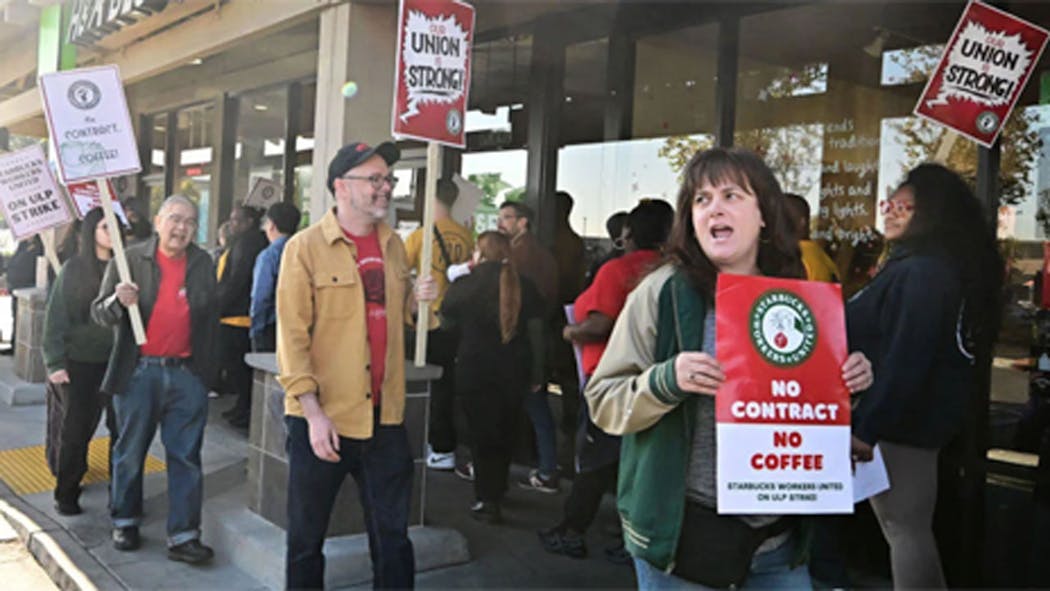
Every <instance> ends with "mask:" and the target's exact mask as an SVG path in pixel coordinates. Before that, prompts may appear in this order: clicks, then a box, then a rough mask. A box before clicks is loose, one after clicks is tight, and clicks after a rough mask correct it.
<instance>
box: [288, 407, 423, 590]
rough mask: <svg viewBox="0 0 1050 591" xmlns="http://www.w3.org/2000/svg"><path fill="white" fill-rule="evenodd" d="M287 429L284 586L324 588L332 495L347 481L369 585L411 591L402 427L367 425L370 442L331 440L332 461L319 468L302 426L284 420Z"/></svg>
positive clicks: (407, 458) (408, 479)
mask: <svg viewBox="0 0 1050 591" xmlns="http://www.w3.org/2000/svg"><path fill="white" fill-rule="evenodd" d="M285 424H286V425H287V427H288V440H287V444H286V449H287V452H288V547H287V554H286V556H285V585H286V586H287V587H288V588H289V589H320V588H323V587H324V564H325V559H324V552H323V547H324V539H325V533H326V532H327V531H328V520H329V518H330V517H331V515H332V507H333V505H334V504H335V498H336V495H337V494H338V493H339V488H340V487H341V486H342V484H343V480H345V479H346V475H347V474H350V475H351V476H353V478H354V481H355V482H357V488H358V491H359V493H360V497H361V509H362V510H363V511H364V517H365V519H364V521H365V528H366V529H367V531H368V550H369V553H370V554H371V556H372V573H373V576H374V579H373V583H372V584H373V586H374V587H375V588H377V589H391V588H397V589H404V588H412V587H413V586H414V584H415V572H416V566H415V556H414V555H413V553H412V542H411V541H410V540H409V539H408V514H409V512H410V510H411V495H412V474H413V472H414V470H413V466H412V455H411V453H409V449H408V435H407V434H406V432H405V427H404V425H396V426H380V425H379V423H378V421H377V422H376V425H375V430H374V432H373V435H372V438H371V439H349V438H347V437H340V438H339V458H340V460H339V461H338V462H334V463H333V462H326V461H324V460H321V459H318V458H317V456H315V455H314V452H313V448H312V447H310V434H309V427H308V425H307V422H306V419H303V418H300V417H285Z"/></svg>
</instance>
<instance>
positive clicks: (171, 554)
mask: <svg viewBox="0 0 1050 591" xmlns="http://www.w3.org/2000/svg"><path fill="white" fill-rule="evenodd" d="M213 556H215V551H214V550H212V549H211V548H209V547H208V546H205V545H204V544H202V543H201V541H200V540H190V541H188V542H183V543H181V544H179V545H177V546H169V547H168V560H178V561H179V562H186V563H189V564H200V563H202V562H207V561H209V560H211V559H212V557H213Z"/></svg>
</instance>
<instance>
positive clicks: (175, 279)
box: [139, 248, 193, 357]
mask: <svg viewBox="0 0 1050 591" xmlns="http://www.w3.org/2000/svg"><path fill="white" fill-rule="evenodd" d="M157 266H158V267H160V286H159V287H157V301H156V303H155V304H154V305H153V312H152V313H151V314H150V316H149V324H148V325H147V326H146V344H145V345H142V347H140V348H139V352H140V353H142V354H143V355H148V356H151V357H189V356H190V355H192V354H193V346H192V345H191V344H190V300H189V299H188V298H187V297H186V254H185V253H183V254H182V255H181V256H179V257H176V258H170V257H167V256H165V255H164V253H163V252H161V251H160V249H159V248H158V249H157Z"/></svg>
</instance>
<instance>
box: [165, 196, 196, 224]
mask: <svg viewBox="0 0 1050 591" xmlns="http://www.w3.org/2000/svg"><path fill="white" fill-rule="evenodd" d="M176 203H181V204H183V205H188V206H189V207H191V208H193V215H195V216H197V219H198V220H199V219H200V217H201V210H200V208H199V207H197V203H196V202H195V201H194V200H193V199H190V198H189V197H187V196H186V195H183V194H182V193H172V194H171V195H169V196H168V197H167V198H166V199H165V200H164V202H163V203H161V204H160V209H158V210H157V215H161V214H163V213H164V211H165V210H166V209H168V207H170V206H172V205H174V204H176Z"/></svg>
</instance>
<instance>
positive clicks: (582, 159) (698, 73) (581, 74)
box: [558, 24, 718, 238]
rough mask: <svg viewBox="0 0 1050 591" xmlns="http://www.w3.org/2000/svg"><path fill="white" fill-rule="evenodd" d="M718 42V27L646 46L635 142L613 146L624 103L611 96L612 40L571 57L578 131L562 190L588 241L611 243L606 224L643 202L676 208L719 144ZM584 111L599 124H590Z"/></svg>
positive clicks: (562, 156) (640, 53)
mask: <svg viewBox="0 0 1050 591" xmlns="http://www.w3.org/2000/svg"><path fill="white" fill-rule="evenodd" d="M717 35H718V26H717V25H714V24H711V25H703V26H698V27H689V28H685V29H679V30H675V31H671V32H667V33H661V34H657V35H648V36H643V37H641V38H639V39H638V40H637V41H636V44H635V68H634V70H633V72H628V73H626V74H627V75H631V76H633V77H634V85H633V92H632V105H633V106H632V108H631V109H629V112H630V118H631V120H630V125H629V126H627V127H628V128H629V129H630V130H631V137H630V139H615V138H614V139H615V141H605V142H602V141H601V140H602V135H603V133H604V127H603V126H604V119H603V117H602V116H603V115H605V109H606V107H607V106H610V103H611V102H612V101H616V100H619V99H618V97H616V95H615V94H614V93H613V92H611V91H608V90H607V88H608V87H609V86H610V85H609V84H608V81H607V79H606V78H607V76H608V74H607V71H608V70H609V68H608V67H607V66H608V47H609V44H608V40H604V39H603V40H600V41H595V42H589V43H585V44H581V45H574V46H570V47H569V48H568V49H567V51H566V79H565V88H566V104H565V107H564V110H563V121H564V123H565V126H566V127H569V128H571V129H575V130H576V131H574V132H573V133H572V134H571V136H569V138H566V137H565V136H564V134H563V137H562V141H563V143H565V144H567V145H566V146H565V147H564V148H562V149H561V150H560V151H559V153H558V189H560V190H564V191H567V192H568V193H569V194H570V195H572V196H573V199H574V200H575V206H574V207H573V210H572V213H571V214H570V218H569V222H570V224H571V225H572V227H573V229H574V230H575V231H576V232H577V233H579V234H580V235H581V236H584V237H585V238H607V237H608V236H607V234H606V229H605V221H606V219H607V218H608V217H609V216H611V215H612V214H614V213H616V212H618V211H627V210H630V209H632V208H633V207H634V206H635V205H637V203H638V200H639V199H641V198H657V199H663V200H665V201H667V202H669V203H671V204H672V206H673V205H674V204H675V200H676V197H677V191H678V185H679V179H678V173H679V171H680V170H681V168H682V166H684V165H685V163H686V161H687V160H688V159H689V157H690V156H692V155H693V153H695V152H696V150H698V149H700V148H702V147H708V146H710V145H712V143H713V141H714V136H713V135H712V132H713V130H714V114H715V108H714V105H715V83H716V81H715V69H716V61H717V56H716V53H715V49H714V48H715V45H716V42H717ZM613 75H620V74H616V73H615V72H614V74H613ZM570 98H571V99H572V100H571V101H570V100H569V99H570ZM578 104H582V106H585V107H586V108H587V109H595V110H597V113H598V116H597V117H596V118H594V119H586V118H584V117H583V116H582V114H580V112H579V111H578V110H577V105H578ZM572 138H579V139H578V140H577V141H576V142H573V141H569V140H570V139H572ZM579 140H584V141H585V142H586V143H581V142H580V141H579Z"/></svg>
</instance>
